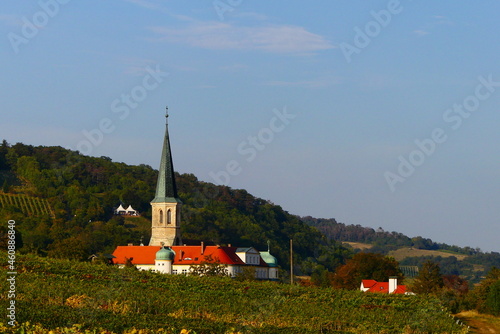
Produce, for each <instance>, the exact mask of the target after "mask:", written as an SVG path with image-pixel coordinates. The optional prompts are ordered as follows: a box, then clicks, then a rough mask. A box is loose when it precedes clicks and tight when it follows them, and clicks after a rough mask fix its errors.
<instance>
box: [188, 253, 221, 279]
mask: <svg viewBox="0 0 500 334" xmlns="http://www.w3.org/2000/svg"><path fill="white" fill-rule="evenodd" d="M189 269H190V273H191V275H194V276H229V273H228V271H227V264H222V263H220V260H219V259H218V258H213V257H212V255H206V256H205V259H204V260H203V261H202V262H201V263H200V264H199V265H193V266H191V267H190V268H189Z"/></svg>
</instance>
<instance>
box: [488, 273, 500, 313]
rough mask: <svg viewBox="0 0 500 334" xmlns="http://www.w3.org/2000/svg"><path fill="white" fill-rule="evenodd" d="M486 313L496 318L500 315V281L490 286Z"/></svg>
mask: <svg viewBox="0 0 500 334" xmlns="http://www.w3.org/2000/svg"><path fill="white" fill-rule="evenodd" d="M486 311H487V312H488V313H490V314H493V315H496V316H499V315H500V279H499V280H497V281H496V282H495V283H493V284H492V285H491V286H490V292H489V293H488V297H487V298H486Z"/></svg>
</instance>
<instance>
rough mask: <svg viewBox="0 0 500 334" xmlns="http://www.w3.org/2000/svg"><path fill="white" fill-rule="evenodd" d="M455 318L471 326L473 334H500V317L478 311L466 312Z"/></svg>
mask: <svg viewBox="0 0 500 334" xmlns="http://www.w3.org/2000/svg"><path fill="white" fill-rule="evenodd" d="M455 316H456V317H457V318H459V319H460V320H462V321H463V322H464V323H466V324H467V325H468V326H470V329H471V333H477V334H493V333H500V317H495V316H492V315H489V314H481V313H477V311H465V312H461V313H458V314H456V315H455Z"/></svg>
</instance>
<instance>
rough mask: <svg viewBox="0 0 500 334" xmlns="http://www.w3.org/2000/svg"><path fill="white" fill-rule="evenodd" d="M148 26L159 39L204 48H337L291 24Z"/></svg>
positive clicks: (283, 50)
mask: <svg viewBox="0 0 500 334" xmlns="http://www.w3.org/2000/svg"><path fill="white" fill-rule="evenodd" d="M149 29H150V30H151V31H153V32H155V33H156V34H158V35H159V37H157V38H156V40H158V41H167V42H173V43H180V44H187V45H189V46H192V47H197V48H202V49H212V50H260V51H265V52H273V53H303V52H313V51H320V50H328V49H332V48H334V46H333V45H332V44H331V43H330V42H329V41H327V40H326V39H325V38H323V37H322V36H320V35H317V34H314V33H311V32H309V31H307V30H306V29H304V28H303V27H299V26H292V25H268V26H264V27H238V26H234V25H231V24H228V23H221V22H197V23H193V24H191V25H189V26H188V27H186V28H182V29H175V28H169V27H151V28H149Z"/></svg>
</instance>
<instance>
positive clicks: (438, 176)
mask: <svg viewBox="0 0 500 334" xmlns="http://www.w3.org/2000/svg"><path fill="white" fill-rule="evenodd" d="M499 12H500V3H499V2H497V1H493V0H485V1H480V2H472V1H467V2H465V1H464V2H460V3H459V4H458V3H457V2H456V1H451V0H443V1H411V0H401V1H397V0H390V1H386V0H384V1H361V0H351V1H326V0H323V1H315V2H310V1H308V2H306V1H293V0H289V1H280V0H276V1H264V0H253V1H249V0H203V1H189V2H188V1H164V0H108V1H96V0H87V1H76V0H39V1H9V2H6V3H4V4H2V5H1V11H0V62H1V64H2V71H1V73H2V75H1V76H0V99H1V101H2V106H1V108H0V113H1V114H0V116H1V123H0V138H1V139H6V140H7V141H8V142H9V143H11V144H14V143H16V142H22V143H25V144H31V145H36V146H37V145H47V146H62V147H65V148H68V149H72V150H78V151H80V152H81V153H84V154H87V155H92V156H107V157H110V158H111V159H112V160H113V161H117V162H125V163H127V164H133V165H139V164H146V165H150V166H152V167H153V168H158V166H159V160H160V153H161V146H162V141H163V136H164V129H165V118H164V115H165V107H166V106H168V108H169V115H170V116H169V119H168V120H169V132H170V139H171V145H172V151H173V155H174V166H175V169H176V170H177V171H178V172H180V173H193V174H194V175H196V176H197V177H198V178H199V179H200V180H202V181H206V182H213V183H216V184H225V185H228V186H230V187H232V188H235V189H246V190H247V191H248V192H250V193H251V194H253V195H255V196H257V197H260V198H264V199H266V200H270V201H272V202H273V203H275V204H277V205H280V206H282V207H283V209H284V210H286V211H288V212H290V213H292V214H296V215H300V216H308V215H310V216H313V217H317V218H335V219H336V220H337V221H339V222H342V223H345V224H356V225H357V224H359V225H362V226H368V227H372V228H375V229H376V228H378V227H382V228H383V229H384V230H386V231H397V232H401V233H404V234H406V235H408V236H410V237H414V236H423V237H426V238H431V239H432V240H434V241H436V242H444V243H448V244H454V245H458V246H470V247H473V248H477V247H479V248H481V249H482V250H483V251H496V252H498V251H500V242H499V240H500V233H499V222H500V191H499V190H500V146H499V145H498V143H499V141H500V131H498V127H499V124H500V103H499V102H500V67H499V62H498V56H499V54H500V35H499V34H498V31H500V21H499V20H498V13H499Z"/></svg>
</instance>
